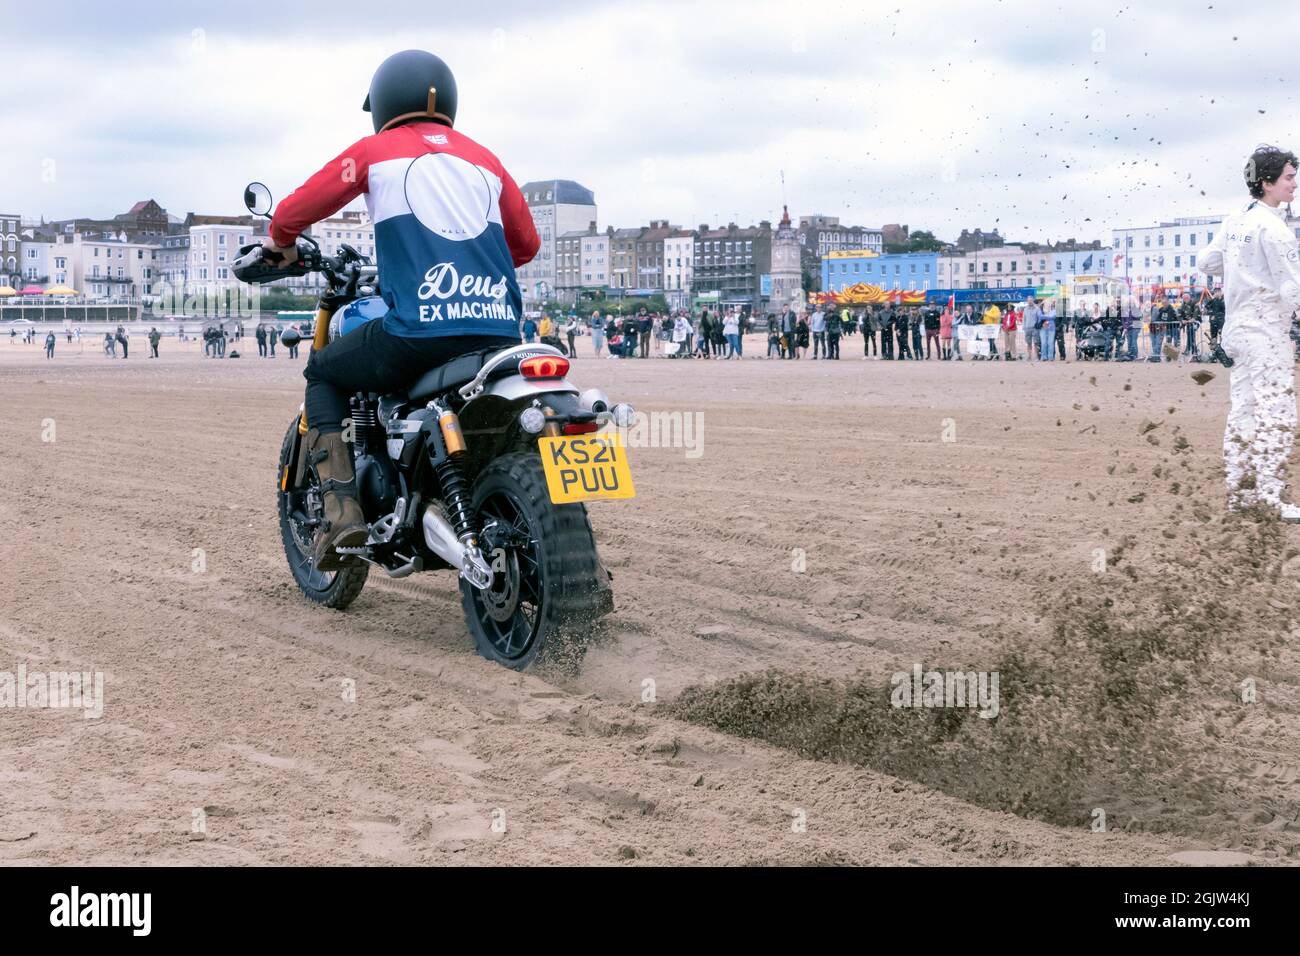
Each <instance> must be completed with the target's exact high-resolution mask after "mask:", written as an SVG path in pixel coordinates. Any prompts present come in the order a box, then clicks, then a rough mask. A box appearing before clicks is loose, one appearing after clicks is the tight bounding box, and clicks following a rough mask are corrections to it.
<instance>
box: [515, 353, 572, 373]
mask: <svg viewBox="0 0 1300 956" xmlns="http://www.w3.org/2000/svg"><path fill="white" fill-rule="evenodd" d="M519 374H520V375H522V376H523V377H524V378H564V376H566V375H568V374H569V360H568V359H566V358H564V357H563V356H561V355H534V356H533V357H532V358H526V359H524V360H523V361H522V362H520V363H519Z"/></svg>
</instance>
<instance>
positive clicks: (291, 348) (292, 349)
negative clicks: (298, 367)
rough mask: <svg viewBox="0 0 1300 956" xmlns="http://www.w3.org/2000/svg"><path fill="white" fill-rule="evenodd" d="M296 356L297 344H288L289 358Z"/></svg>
mask: <svg viewBox="0 0 1300 956" xmlns="http://www.w3.org/2000/svg"><path fill="white" fill-rule="evenodd" d="M297 357H298V346H296V345H290V346H289V358H297Z"/></svg>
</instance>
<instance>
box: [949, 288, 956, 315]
mask: <svg viewBox="0 0 1300 956" xmlns="http://www.w3.org/2000/svg"><path fill="white" fill-rule="evenodd" d="M948 311H949V312H951V313H953V314H954V315H956V314H957V293H956V292H950V293H949V294H948Z"/></svg>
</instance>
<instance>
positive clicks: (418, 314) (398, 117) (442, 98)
mask: <svg viewBox="0 0 1300 956" xmlns="http://www.w3.org/2000/svg"><path fill="white" fill-rule="evenodd" d="M361 108H362V109H363V110H366V111H367V112H369V113H370V114H371V116H372V118H373V119H374V126H375V135H373V136H366V137H364V138H362V139H360V140H358V141H357V142H356V143H354V144H353V145H351V146H349V147H348V148H347V149H345V150H344V151H343V152H342V153H340V154H339V155H338V156H336V157H335V158H334V159H332V160H330V161H329V162H328V163H327V164H326V165H325V166H324V168H322V169H321V170H320V171H319V172H317V173H316V174H315V175H314V176H312V177H311V178H310V179H308V180H307V182H305V183H304V184H303V185H302V186H300V187H299V188H298V189H297V190H295V191H294V192H293V193H291V194H290V195H289V196H287V197H285V199H284V201H283V202H281V203H280V207H279V209H277V210H276V212H275V218H274V220H273V221H272V222H271V225H270V229H269V236H268V238H267V240H266V242H265V243H264V249H265V250H266V253H267V254H269V255H268V256H267V257H268V259H269V260H272V261H274V260H275V259H276V257H277V256H283V257H284V262H285V264H286V265H287V264H288V263H290V262H292V261H293V260H294V259H295V258H296V257H297V251H296V247H295V240H296V239H297V238H298V235H299V234H300V233H301V232H302V231H303V230H304V229H306V228H307V227H308V226H310V225H311V224H312V223H314V222H318V221H319V220H321V219H324V218H326V217H328V216H330V215H333V214H334V213H335V212H337V211H338V210H339V209H341V208H342V207H343V206H345V205H347V203H348V202H350V201H351V200H353V199H355V198H356V197H357V196H359V195H362V194H365V197H366V206H367V208H368V210H369V212H370V219H371V222H372V223H373V224H374V228H375V245H376V247H377V252H378V259H379V262H380V265H381V269H380V272H379V281H380V290H379V291H380V294H381V295H382V296H383V298H384V301H385V302H386V303H387V304H388V313H387V314H386V315H385V316H384V318H383V319H382V320H381V321H375V322H367V323H365V324H364V325H362V326H361V327H360V328H359V329H357V330H355V331H354V332H352V333H351V334H348V335H345V336H343V337H341V338H339V339H337V340H335V341H334V342H332V343H330V344H329V345H327V346H326V347H325V348H323V349H319V350H316V351H313V352H312V353H311V357H310V358H309V359H308V361H307V367H306V369H305V371H304V372H303V375H304V376H305V377H306V379H307V396H306V402H305V410H306V416H307V425H308V428H309V430H308V432H307V436H306V437H307V443H306V451H307V453H308V454H310V455H311V456H312V457H311V459H310V460H312V461H314V462H315V464H316V471H317V474H318V475H319V476H320V479H321V487H322V489H323V492H324V494H323V496H322V497H323V504H324V511H325V519H326V522H327V523H326V525H324V526H323V528H322V530H321V533H320V534H318V535H317V537H316V543H315V547H314V548H313V558H314V560H315V563H316V567H317V568H320V569H326V570H328V569H331V568H336V567H339V566H340V565H341V564H342V559H340V558H339V557H338V555H336V554H335V553H334V549H335V548H336V547H357V546H360V545H362V544H364V543H365V540H366V538H367V535H368V532H367V528H366V521H365V517H364V515H363V513H362V510H361V505H360V502H359V501H358V500H357V489H356V485H355V481H354V478H355V476H354V475H353V470H352V455H351V453H350V451H349V449H348V447H347V445H346V444H345V442H344V439H343V436H342V427H343V419H344V418H345V417H346V416H347V414H348V396H349V395H351V394H353V393H355V392H385V391H394V390H397V389H401V388H406V387H409V386H410V385H411V384H413V383H414V382H415V381H416V380H417V379H418V378H419V377H420V376H421V375H423V374H424V373H425V372H427V371H428V370H429V369H430V368H433V367H435V366H438V365H442V364H444V363H446V362H447V361H449V360H451V359H453V358H455V357H456V356H458V355H463V354H465V353H467V352H473V351H478V350H480V349H487V348H505V347H506V346H509V345H514V344H517V343H518V341H519V317H520V315H521V313H522V309H523V300H522V296H521V295H520V291H519V283H518V280H517V279H516V277H515V267H516V266H520V265H523V264H524V263H526V262H528V261H530V260H531V259H532V258H533V256H535V255H536V254H537V250H538V247H539V246H540V240H539V239H538V236H537V229H536V227H535V226H534V225H533V220H532V216H531V215H530V213H529V211H528V205H527V203H526V202H525V200H524V197H523V194H522V193H521V192H520V191H519V187H518V186H517V185H516V184H515V181H514V180H513V179H512V178H511V177H510V174H509V173H508V172H506V169H505V167H504V166H502V165H501V161H500V160H498V159H497V158H496V156H494V155H493V154H492V153H490V152H488V150H486V149H484V148H483V147H482V146H480V145H479V144H478V143H476V142H474V141H473V140H471V139H470V138H469V137H468V136H465V135H464V134H462V133H459V132H457V131H456V130H455V129H453V125H454V123H455V120H456V80H455V77H453V76H452V72H451V70H450V69H449V68H448V66H447V64H446V63H444V62H443V61H442V60H441V59H439V58H438V57H436V56H434V55H433V54H432V53H426V52H424V51H422V50H405V51H403V52H401V53H395V54H394V55H392V56H390V57H389V58H388V59H387V60H385V61H384V62H383V63H381V64H380V66H379V69H378V70H376V71H375V75H374V78H373V79H372V80H371V81H370V93H369V95H368V96H367V97H366V101H365V103H364V104H363V105H362V107H361Z"/></svg>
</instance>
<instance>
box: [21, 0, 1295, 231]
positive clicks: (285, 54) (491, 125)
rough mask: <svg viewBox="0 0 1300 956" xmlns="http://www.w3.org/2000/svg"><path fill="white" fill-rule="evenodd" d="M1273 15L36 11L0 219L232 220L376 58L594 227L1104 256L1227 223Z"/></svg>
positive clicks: (1108, 7) (297, 167) (1030, 3)
mask: <svg viewBox="0 0 1300 956" xmlns="http://www.w3.org/2000/svg"><path fill="white" fill-rule="evenodd" d="M1297 39H1300V15H1298V14H1297V13H1296V12H1295V7H1294V5H1293V4H1288V3H1283V2H1272V0H1264V2H1256V3H1251V4H1242V3H1233V4H1224V3H1222V2H1219V3H1214V4H1210V3H1206V2H1145V3H1141V4H1137V3H1132V4H1130V3H1121V2H1112V0H1103V2H1091V3H1084V4H1080V3H1059V4H1058V3H1053V2H1041V0H1003V2H998V0H945V2H917V0H909V2H907V3H906V5H903V2H902V0H891V2H888V3H883V4H879V3H870V4H864V3H863V2H860V0H859V2H850V3H843V4H839V3H833V2H819V3H812V4H801V3H793V2H789V0H781V2H772V3H769V2H764V0H746V2H737V3H729V2H728V3H721V2H712V0H703V2H702V0H691V2H682V3H677V2H653V0H641V2H632V3H608V2H590V3H588V2H580V0H575V2H565V3H544V2H524V0H490V2H481V3H461V4H443V3H430V2H428V0H423V2H418V0H396V2H389V0H381V2H378V3H373V4H357V3H354V2H353V3H333V2H323V0H316V2H309V3H280V4H275V3H272V4H258V3H248V4H219V5H218V4H213V3H210V2H204V3H193V4H191V3H187V2H169V3H156V4H154V3H143V2H132V0H126V2H123V0H119V2H116V3H113V4H112V5H110V6H109V7H104V6H103V5H101V4H99V3H90V2H63V0H47V2H43V3H41V4H38V5H29V6H28V7H27V8H26V15H24V16H21V17H11V18H7V23H6V35H5V40H4V44H3V48H2V49H0V58H2V59H0V62H2V63H3V66H2V67H0V69H3V70H4V86H5V88H6V91H7V96H6V106H7V109H6V110H5V111H4V114H3V115H4V127H3V133H0V135H3V137H4V139H5V142H4V148H3V149H0V212H18V213H21V214H22V215H24V216H41V215H44V216H45V217H46V218H67V217H71V216H74V215H85V216H95V217H101V216H111V215H113V214H115V213H118V212H123V211H125V210H126V209H127V208H128V207H129V206H130V205H131V203H133V202H134V201H136V200H138V199H145V198H154V199H157V200H158V201H159V202H160V203H161V204H162V205H164V206H165V207H166V208H167V209H168V211H169V212H171V213H174V214H177V215H180V216H184V214H185V213H186V212H187V211H195V212H203V213H236V212H241V211H242V206H241V190H242V187H243V185H244V183H245V182H247V181H248V180H250V179H261V180H262V181H264V182H266V183H267V184H268V185H269V186H270V187H271V189H272V191H273V192H274V194H275V195H276V196H277V197H280V196H283V195H284V194H285V193H286V192H288V191H289V190H290V189H292V188H293V187H295V186H297V185H298V184H299V183H300V182H301V181H302V180H303V179H305V178H306V177H307V176H308V175H309V174H310V173H312V172H313V171H315V170H316V169H317V168H318V167H319V166H320V165H322V164H323V163H324V162H325V160H327V159H328V158H330V157H331V156H333V155H335V154H336V153H338V152H339V151H341V150H342V149H343V148H344V147H345V146H347V145H348V144H349V143H351V142H352V141H354V140H356V139H358V138H360V137H361V136H363V135H365V134H367V133H370V132H371V131H372V130H371V126H370V117H369V115H368V114H366V113H363V112H361V110H360V106H361V101H362V100H363V98H364V97H365V93H366V89H367V87H368V85H369V80H370V76H371V74H372V72H373V71H374V69H375V67H376V66H377V65H378V64H379V62H380V61H381V60H382V59H383V58H384V57H385V56H387V55H389V54H390V53H394V52H396V51H398V50H402V49H407V48H411V47H418V48H424V49H428V50H432V51H433V52H436V53H438V54H439V55H440V56H442V57H443V58H444V59H445V60H447V62H448V63H449V64H450V65H451V66H452V68H453V70H455V72H456V74H457V79H458V83H459V88H460V114H459V117H458V121H457V124H456V125H457V128H458V129H459V130H461V131H462V132H464V133H466V134H467V135H469V136H470V137H472V138H474V139H476V140H478V141H479V142H481V143H483V144H484V145H485V146H487V147H488V148H489V149H491V150H492V151H493V152H495V153H496V154H497V155H498V156H499V157H500V158H501V160H502V161H503V162H504V164H505V166H506V168H507V169H509V170H510V171H511V173H512V175H513V176H514V177H515V179H516V180H518V181H519V182H520V183H522V182H524V181H526V180H529V179H544V178H553V177H559V178H567V179H576V180H577V181H579V182H581V183H582V184H583V185H585V186H588V187H589V188H591V189H592V190H594V191H595V193H596V201H597V204H598V206H599V219H600V225H601V227H602V228H603V227H604V226H606V225H615V226H631V225H636V224H640V223H645V222H647V221H648V220H650V219H652V218H653V219H660V218H666V219H669V220H671V221H672V222H673V223H675V224H681V225H685V226H695V225H698V224H699V223H701V222H710V223H716V222H723V223H725V222H727V221H731V220H734V221H736V222H739V223H741V224H750V223H754V222H757V221H759V220H762V219H770V220H773V221H775V220H776V219H777V218H778V217H779V216H780V211H781V201H782V186H781V181H780V173H781V171H782V170H784V172H785V195H786V197H787V198H788V202H789V205H790V211H791V214H792V215H796V216H797V215H800V214H807V213H812V212H822V213H826V214H829V215H838V216H840V217H841V220H842V221H844V222H847V223H849V224H857V225H868V226H879V225H881V224H883V223H888V222H900V223H908V224H909V225H911V226H912V228H913V229H917V228H931V229H933V230H935V231H936V232H937V233H938V234H939V235H940V236H941V237H944V238H952V237H954V236H955V235H956V234H957V233H958V232H959V231H960V230H961V228H963V227H968V228H974V227H976V226H980V227H983V228H985V229H988V228H992V227H995V226H996V227H997V228H999V229H1001V231H1002V233H1003V235H1005V236H1007V237H1008V238H1011V239H1013V240H1014V239H1025V240H1043V239H1061V238H1067V237H1070V236H1074V237H1077V238H1080V239H1085V238H1087V239H1091V238H1102V237H1104V236H1105V233H1106V230H1107V229H1108V228H1110V227H1113V226H1124V225H1142V224H1147V223H1153V222H1155V221H1157V220H1160V219H1165V218H1170V217H1174V216H1192V215H1203V214H1207V213H1213V212H1220V211H1224V210H1228V209H1231V208H1235V207H1236V206H1238V205H1240V204H1241V203H1242V202H1243V201H1244V198H1245V193H1244V188H1243V186H1242V185H1241V168H1242V166H1243V163H1244V159H1245V157H1246V156H1247V155H1248V154H1249V152H1250V151H1251V149H1253V147H1254V146H1255V145H1256V144H1257V143H1260V142H1272V143H1278V144H1281V145H1285V146H1287V147H1288V148H1291V149H1300V123H1298V122H1297V120H1300V112H1298V111H1297V109H1296V95H1295V81H1294V80H1293V79H1292V74H1293V73H1294V72H1295V69H1296V67H1297V65H1300V57H1298V56H1297V55H1296V53H1295V52H1294V51H1295V50H1296V46H1297Z"/></svg>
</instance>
